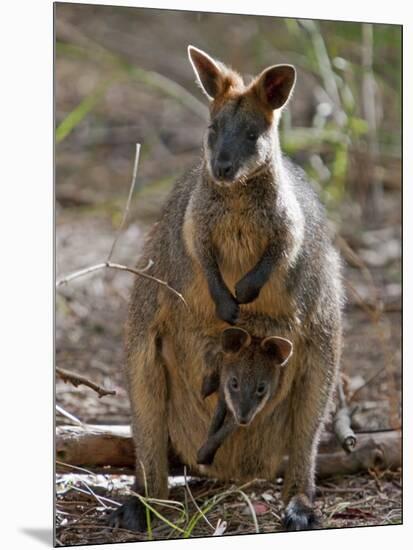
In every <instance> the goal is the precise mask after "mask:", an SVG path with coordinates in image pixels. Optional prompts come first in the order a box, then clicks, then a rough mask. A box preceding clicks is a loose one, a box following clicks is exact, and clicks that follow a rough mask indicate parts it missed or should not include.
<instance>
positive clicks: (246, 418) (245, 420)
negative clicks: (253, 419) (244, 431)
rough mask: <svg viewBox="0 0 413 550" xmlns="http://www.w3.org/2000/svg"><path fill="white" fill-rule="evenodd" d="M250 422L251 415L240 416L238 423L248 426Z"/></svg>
mask: <svg viewBox="0 0 413 550" xmlns="http://www.w3.org/2000/svg"><path fill="white" fill-rule="evenodd" d="M249 423H250V418H249V415H245V416H240V417H239V418H238V424H239V425H240V426H248V424H249Z"/></svg>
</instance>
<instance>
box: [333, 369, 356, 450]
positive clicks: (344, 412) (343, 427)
mask: <svg viewBox="0 0 413 550" xmlns="http://www.w3.org/2000/svg"><path fill="white" fill-rule="evenodd" d="M337 393H338V400H339V408H338V410H337V412H336V414H335V416H334V419H333V430H334V433H335V434H336V437H337V439H338V441H339V442H340V444H341V446H342V447H343V449H344V450H345V451H346V452H347V453H351V452H353V450H354V448H355V446H356V444H357V438H356V435H355V433H354V431H353V430H352V428H351V412H350V409H349V408H348V406H347V403H346V396H345V395H344V389H343V381H342V379H341V377H340V376H339V378H338V381H337Z"/></svg>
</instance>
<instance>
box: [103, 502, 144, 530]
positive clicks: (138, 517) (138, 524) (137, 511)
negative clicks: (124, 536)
mask: <svg viewBox="0 0 413 550" xmlns="http://www.w3.org/2000/svg"><path fill="white" fill-rule="evenodd" d="M108 523H109V526H110V527H112V529H117V528H118V527H120V528H122V529H127V530H128V531H136V532H141V533H142V532H145V531H146V530H147V523H146V510H145V507H144V505H143V504H142V503H141V502H140V501H139V499H138V498H136V497H134V496H131V497H129V498H128V500H127V501H126V502H125V503H124V504H122V506H120V507H119V508H118V509H117V510H115V511H114V512H112V513H111V514H110V516H109V518H108Z"/></svg>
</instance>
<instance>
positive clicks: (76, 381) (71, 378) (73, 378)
mask: <svg viewBox="0 0 413 550" xmlns="http://www.w3.org/2000/svg"><path fill="white" fill-rule="evenodd" d="M56 374H57V375H58V376H59V378H61V379H62V380H63V382H65V383H67V382H70V383H71V384H72V385H73V386H75V388H77V387H78V386H80V385H83V386H88V387H89V388H91V389H92V390H94V391H95V392H96V393H97V394H98V395H99V398H100V397H103V396H105V395H116V391H115V390H105V388H102V386H99V385H98V384H96V383H95V382H92V381H91V380H89V379H88V378H86V377H85V376H82V375H80V374H75V373H74V372H70V371H67V370H64V369H61V368H59V367H56Z"/></svg>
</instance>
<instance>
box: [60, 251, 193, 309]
mask: <svg viewBox="0 0 413 550" xmlns="http://www.w3.org/2000/svg"><path fill="white" fill-rule="evenodd" d="M152 266H153V261H152V260H149V262H148V265H147V266H146V267H145V268H144V269H135V268H133V267H129V266H126V265H122V264H115V263H113V262H102V263H100V264H96V265H92V266H90V267H86V268H85V269H81V270H79V271H75V272H74V273H70V274H69V275H65V276H64V277H62V278H60V279H58V280H57V281H56V287H59V286H61V285H63V284H67V283H69V282H70V281H73V280H74V279H77V278H78V277H83V275H88V274H89V273H93V272H94V271H98V270H100V269H105V268H109V269H118V270H120V271H128V272H129V273H133V274H134V275H138V276H139V277H143V278H144V279H148V280H150V281H154V282H156V283H158V284H159V285H162V286H164V287H166V288H167V289H168V290H170V291H171V292H172V293H173V294H175V296H178V298H179V299H180V300H182V301H183V303H184V304H185V305H186V306H187V307H188V304H187V302H186V300H185V298H184V297H183V296H182V294H181V293H180V292H178V291H177V290H175V289H174V288H173V287H171V286H170V285H169V284H168V283H167V282H166V281H163V280H161V279H158V278H157V277H154V276H153V275H149V274H148V273H146V271H147V270H148V269H149V268H151V267H152Z"/></svg>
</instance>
